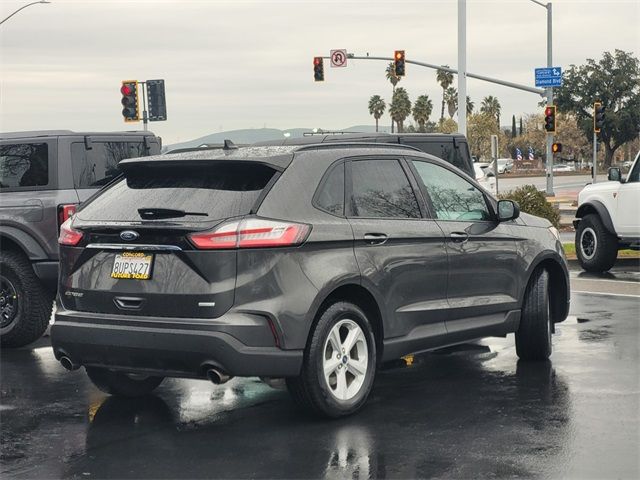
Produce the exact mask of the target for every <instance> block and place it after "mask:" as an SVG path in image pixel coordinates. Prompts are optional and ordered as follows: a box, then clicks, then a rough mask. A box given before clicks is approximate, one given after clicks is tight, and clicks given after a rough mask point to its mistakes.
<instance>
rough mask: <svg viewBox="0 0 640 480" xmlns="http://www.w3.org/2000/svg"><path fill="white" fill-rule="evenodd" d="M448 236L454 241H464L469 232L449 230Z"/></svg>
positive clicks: (467, 238) (467, 237)
mask: <svg viewBox="0 0 640 480" xmlns="http://www.w3.org/2000/svg"><path fill="white" fill-rule="evenodd" d="M449 238H451V240H452V241H453V242H455V243H464V242H466V241H467V240H469V234H468V233H466V232H451V233H450V234H449Z"/></svg>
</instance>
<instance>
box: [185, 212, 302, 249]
mask: <svg viewBox="0 0 640 480" xmlns="http://www.w3.org/2000/svg"><path fill="white" fill-rule="evenodd" d="M310 231H311V226H310V225H306V224H304V223H292V222H283V221H278V220H266V219H263V218H255V217H254V218H246V219H244V220H241V221H233V222H228V223H224V224H222V225H219V226H218V227H216V228H214V229H213V230H211V231H209V232H204V233H194V234H191V235H189V238H190V239H191V242H192V243H193V244H194V245H195V246H196V248H198V249H201V250H214V249H226V248H267V247H291V246H295V245H300V244H301V243H302V242H304V241H305V240H306V239H307V237H308V236H309V232H310Z"/></svg>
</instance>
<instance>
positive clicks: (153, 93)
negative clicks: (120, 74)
mask: <svg viewBox="0 0 640 480" xmlns="http://www.w3.org/2000/svg"><path fill="white" fill-rule="evenodd" d="M146 83H147V104H148V105H149V121H150V122H158V121H162V120H166V119H167V101H166V99H165V96H164V80H147V82H146Z"/></svg>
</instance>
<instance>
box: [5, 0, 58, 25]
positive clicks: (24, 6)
mask: <svg viewBox="0 0 640 480" xmlns="http://www.w3.org/2000/svg"><path fill="white" fill-rule="evenodd" d="M38 3H51V2H47V1H46V0H40V1H39V2H31V3H27V4H26V5H23V6H22V7H20V8H19V9H17V10H16V11H15V12H13V13H12V14H11V15H9V16H8V17H7V18H5V19H4V20H2V21H1V22H0V25H2V24H3V23H4V22H6V21H7V20H9V19H10V18H11V17H13V16H14V15H15V14H16V13H18V12H19V11H20V10H24V9H25V8H27V7H30V6H31V5H36V4H38Z"/></svg>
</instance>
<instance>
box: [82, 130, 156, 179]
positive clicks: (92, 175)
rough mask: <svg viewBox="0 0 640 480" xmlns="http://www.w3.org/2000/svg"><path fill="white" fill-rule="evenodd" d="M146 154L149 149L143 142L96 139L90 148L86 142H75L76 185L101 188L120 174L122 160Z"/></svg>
mask: <svg viewBox="0 0 640 480" xmlns="http://www.w3.org/2000/svg"><path fill="white" fill-rule="evenodd" d="M146 155H147V150H146V148H145V146H144V144H143V143H142V142H122V141H95V140H94V141H92V142H91V149H89V150H87V149H86V148H85V145H84V143H73V144H72V145H71V163H72V165H73V182H74V185H75V186H76V188H100V187H102V186H104V185H106V184H107V183H109V182H110V181H111V180H113V179H114V178H115V177H117V176H118V175H119V174H120V170H119V169H118V163H119V162H120V160H124V159H125V158H135V157H144V156H146Z"/></svg>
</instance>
